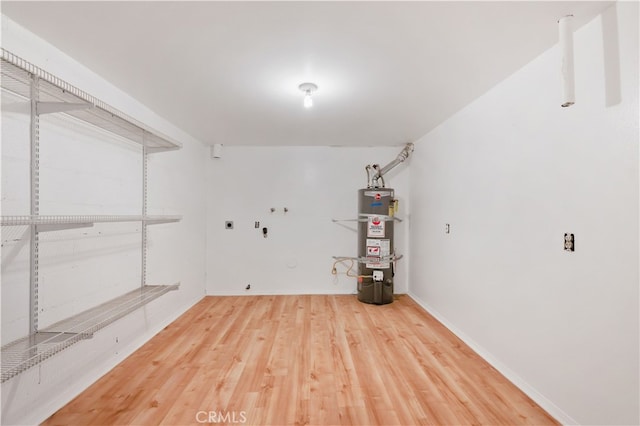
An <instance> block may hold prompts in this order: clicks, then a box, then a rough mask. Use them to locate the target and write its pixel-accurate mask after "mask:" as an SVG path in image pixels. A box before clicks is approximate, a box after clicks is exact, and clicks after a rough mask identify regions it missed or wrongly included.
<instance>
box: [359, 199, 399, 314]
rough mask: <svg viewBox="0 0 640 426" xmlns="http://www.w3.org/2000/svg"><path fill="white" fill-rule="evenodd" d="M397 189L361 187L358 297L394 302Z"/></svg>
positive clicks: (380, 303)
mask: <svg viewBox="0 0 640 426" xmlns="http://www.w3.org/2000/svg"><path fill="white" fill-rule="evenodd" d="M394 211H395V197H394V191H393V189H391V188H367V189H360V190H359V191H358V219H359V221H358V258H359V259H360V260H359V262H358V276H359V278H358V300H359V301H361V302H364V303H373V304H376V305H383V304H386V303H391V302H393V275H394V271H393V262H391V259H390V258H391V257H392V255H393V254H394V247H393V215H394Z"/></svg>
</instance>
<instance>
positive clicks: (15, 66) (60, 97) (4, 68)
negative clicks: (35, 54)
mask: <svg viewBox="0 0 640 426" xmlns="http://www.w3.org/2000/svg"><path fill="white" fill-rule="evenodd" d="M0 59H1V60H0V85H1V87H2V88H3V89H6V90H8V91H10V92H13V93H16V94H18V95H20V96H22V97H24V98H27V99H28V98H29V94H30V85H31V79H32V76H37V77H38V89H39V97H40V98H39V102H40V103H51V102H53V103H55V102H59V103H65V104H77V103H81V104H82V103H84V104H87V106H88V108H83V109H74V110H67V111H64V113H65V114H68V115H71V116H73V117H75V118H78V119H80V120H82V121H85V122H87V123H90V124H93V125H94V126H97V127H99V128H102V129H105V130H107V131H110V132H112V133H114V134H116V135H119V136H121V137H123V138H126V139H128V140H130V141H132V142H135V143H138V144H141V145H142V144H144V145H145V146H146V147H147V148H148V152H149V153H154V152H161V151H169V150H175V149H179V148H181V144H180V143H179V142H176V141H173V140H171V139H170V138H169V137H167V136H164V135H160V134H159V133H158V132H157V131H155V130H152V129H151V128H149V127H148V126H146V125H144V124H142V123H141V122H139V121H137V120H135V119H134V118H132V117H129V116H127V115H126V114H124V113H122V112H120V111H118V110H117V109H115V108H113V107H111V106H109V105H107V104H106V103H104V102H102V101H100V100H99V99H97V98H95V97H93V96H91V95H89V94H88V93H86V92H84V91H82V90H80V89H78V88H77V87H75V86H72V85H70V84H69V83H67V82H65V81H63V80H61V79H59V78H58V77H56V76H54V75H52V74H51V73H49V72H47V71H45V70H43V69H41V68H38V67H36V66H35V65H33V64H31V63H29V62H27V61H25V60H23V59H22V58H20V57H18V56H16V55H14V54H12V53H10V52H8V51H7V50H5V49H1V48H0Z"/></svg>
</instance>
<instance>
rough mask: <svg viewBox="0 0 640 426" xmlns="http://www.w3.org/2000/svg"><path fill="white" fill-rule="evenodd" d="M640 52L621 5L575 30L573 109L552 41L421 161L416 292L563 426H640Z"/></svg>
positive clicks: (415, 222) (439, 133)
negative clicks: (566, 244)
mask: <svg viewBox="0 0 640 426" xmlns="http://www.w3.org/2000/svg"><path fill="white" fill-rule="evenodd" d="M616 8H617V9H616ZM638 51H639V48H638V3H637V2H633V3H628V2H622V3H618V4H617V6H614V7H612V8H610V9H608V10H607V11H605V13H604V14H603V15H602V16H601V17H598V18H597V19H595V20H594V21H593V22H591V23H589V24H588V25H586V26H585V27H583V28H582V29H580V30H578V31H577V32H576V34H575V60H576V64H575V69H576V93H577V96H576V98H577V103H576V104H575V105H574V106H572V107H570V108H561V107H560V103H561V100H560V94H561V86H560V63H561V62H560V52H559V50H558V48H557V47H555V48H553V49H550V50H549V51H547V52H545V53H544V54H542V55H541V56H540V57H538V58H537V59H535V60H534V61H532V62H531V63H530V64H528V65H527V66H526V67H524V68H523V69H521V70H520V71H518V72H517V73H515V74H514V75H512V76H511V77H510V78H508V79H507V80H505V81H504V82H502V83H501V84H499V85H498V86H497V87H495V88H494V89H492V90H491V91H489V92H488V93H486V94H485V95H484V96H482V97H481V98H479V99H478V100H477V101H475V102H474V103H472V104H470V105H469V106H467V107H466V108H464V109H463V110H462V111H460V112H459V113H458V114H456V115H455V116H454V117H452V118H451V119H449V120H447V121H446V122H445V123H443V124H442V125H441V126H439V127H438V128H437V129H435V130H434V131H432V132H430V133H429V134H428V135H426V136H425V137H423V138H422V139H421V140H420V141H419V142H418V143H417V146H416V152H415V156H414V159H413V163H412V166H411V208H412V210H411V214H412V221H411V231H410V232H411V235H412V239H411V244H410V245H411V251H410V253H411V258H412V262H411V265H412V267H411V270H410V274H411V277H412V280H411V283H410V286H409V290H410V294H412V295H413V296H414V297H415V298H417V299H418V300H419V301H420V302H421V303H422V304H423V305H424V306H425V307H426V308H427V309H428V310H429V311H431V312H432V313H434V314H436V315H437V317H438V318H440V319H441V320H442V321H443V322H444V323H445V324H446V325H448V326H449V327H450V328H451V329H453V330H454V331H456V332H457V333H458V334H459V335H460V336H461V337H462V338H463V339H464V340H466V341H467V342H469V343H470V344H471V345H472V346H473V347H474V348H475V349H476V350H477V351H478V352H480V353H481V354H482V355H483V356H484V357H485V358H487V359H488V360H490V361H491V362H492V363H493V364H494V365H495V366H497V367H498V368H499V369H500V370H501V371H502V372H503V373H505V374H506V375H507V376H508V377H509V378H510V379H511V380H513V381H514V382H515V383H516V384H518V385H519V386H521V387H522V388H523V389H525V390H526V391H528V392H529V393H530V394H531V395H532V396H534V397H535V398H536V399H537V400H538V402H540V403H542V404H543V406H544V407H545V408H547V409H548V410H549V411H550V412H551V413H552V414H553V415H555V416H556V417H557V418H558V419H559V420H561V421H564V422H567V423H581V424H638V423H639V422H640V418H639V414H638V413H639V407H638V401H639V399H640V394H639V391H638V387H639V383H638V380H639V379H638V377H639V371H638V360H639V353H638V347H639V341H638V339H639V337H638V336H639V329H638V318H639V310H638V296H639V295H638V282H639V274H638V217H639V216H638V213H639V212H638V198H639V197H638V192H639V184H638V139H639V135H638V112H639V111H638ZM446 223H450V224H451V233H450V234H445V232H444V229H445V228H444V227H445V224H446ZM565 232H568V233H574V234H575V239H576V251H575V252H574V253H569V252H565V251H563V236H564V233H565Z"/></svg>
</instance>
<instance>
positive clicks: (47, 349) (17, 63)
mask: <svg viewBox="0 0 640 426" xmlns="http://www.w3.org/2000/svg"><path fill="white" fill-rule="evenodd" d="M0 87H1V88H2V89H3V90H6V91H8V92H11V93H14V94H16V95H17V96H19V97H21V98H23V99H25V100H26V101H28V102H29V103H30V106H31V113H30V137H29V138H30V157H31V159H30V189H29V191H30V194H29V197H30V210H29V215H28V216H2V218H1V219H2V226H21V225H26V226H29V227H30V237H29V238H30V241H29V242H30V248H29V250H30V252H29V311H30V312H29V335H28V336H26V337H24V338H23V339H20V340H18V341H16V342H13V343H11V344H8V345H5V346H3V347H2V353H1V356H2V361H1V365H2V382H4V381H6V380H8V379H10V378H11V377H13V376H15V375H17V374H19V373H20V372H22V371H24V370H26V369H27V368H30V367H32V366H34V365H37V364H38V363H40V362H41V361H42V360H44V359H46V358H48V357H50V356H52V355H53V354H55V353H57V352H59V351H61V350H63V349H65V348H66V347H68V346H70V345H72V344H73V343H76V342H78V341H80V340H82V339H85V338H87V337H90V336H91V335H92V333H93V332H95V331H97V330H99V329H100V328H103V327H104V326H106V325H108V324H110V323H111V322H113V321H115V320H117V319H119V318H121V317H123V316H124V315H127V314H128V313H130V312H132V311H133V310H135V309H137V308H139V307H140V306H142V305H144V304H146V303H148V302H150V301H151V300H153V299H155V298H157V297H159V296H161V295H162V294H164V293H166V292H167V291H169V290H175V289H177V288H178V285H173V286H148V285H146V253H147V225H153V224H159V223H169V222H177V221H179V220H180V217H179V216H148V215H147V155H148V154H153V153H157V152H163V151H171V150H176V149H180V148H181V144H180V143H179V142H176V141H174V140H172V139H170V138H168V137H166V136H164V135H161V134H160V133H158V132H156V131H154V130H152V129H150V128H149V127H147V126H146V125H144V124H142V123H140V122H139V121H137V120H135V119H133V118H131V117H129V116H127V115H126V114H124V113H122V112H121V111H118V110H117V109H115V108H113V107H111V106H109V105H107V104H106V103H104V102H102V101H101V100H99V99H97V98H95V97H93V96H91V95H89V94H88V93H86V92H84V91H82V90H80V89H78V88H77V87H74V86H72V85H71V84H69V83H67V82H65V81H63V80H61V79H60V78H58V77H56V76H54V75H52V74H50V73H49V72H47V71H45V70H43V69H41V68H38V67H37V66H35V65H33V64H31V63H29V62H27V61H25V60H24V59H22V58H20V57H18V56H16V55H14V54H12V53H11V52H9V51H7V50H5V49H3V48H0ZM52 113H64V114H67V115H69V116H72V117H74V118H76V119H79V120H82V121H84V122H86V123H89V124H91V125H94V126H96V127H98V128H101V129H104V130H106V131H108V132H111V133H112V134H114V135H117V136H119V137H122V138H125V139H127V140H129V141H131V142H134V143H137V144H139V145H141V146H142V156H143V159H142V160H143V172H142V173H143V176H142V178H143V185H142V186H143V189H142V197H143V208H142V214H141V215H140V216H113V215H112V216H108V215H103V216H40V205H39V202H40V192H39V191H40V152H39V148H40V133H39V132H40V128H39V117H40V115H42V114H52ZM132 221H137V222H141V223H142V242H141V245H142V261H141V283H140V289H139V290H135V291H134V292H131V293H128V294H127V295H124V296H122V297H121V298H118V299H114V300H113V301H110V302H107V303H105V304H103V305H100V306H98V307H96V308H94V309H91V310H89V311H86V312H84V313H82V314H80V316H82V318H84V320H83V321H82V322H80V323H79V324H84V325H78V324H75V321H76V319H77V317H78V316H74V317H71V318H68V319H67V320H64V321H62V322H61V323H58V324H56V326H57V327H58V328H61V329H62V331H57V330H52V327H54V326H51V327H48V328H47V329H45V330H39V326H38V312H39V308H38V261H39V259H38V255H39V253H38V248H39V233H40V232H45V231H58V230H63V229H72V228H79V227H90V226H93V224H94V223H101V222H132ZM133 293H135V294H134V296H135V297H133V299H132V298H131V297H132V296H131V295H132V294H133ZM114 304H115V305H114ZM105 315H106V316H105ZM72 323H73V324H74V325H73V326H71V325H70V324H72ZM87 324H88V326H86V327H85V325H87ZM63 325H64V327H63Z"/></svg>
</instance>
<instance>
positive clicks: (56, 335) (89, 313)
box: [1, 283, 180, 383]
mask: <svg viewBox="0 0 640 426" xmlns="http://www.w3.org/2000/svg"><path fill="white" fill-rule="evenodd" d="M179 286H180V284H179V283H178V284H173V285H146V286H143V287H141V288H140V289H137V290H133V291H131V292H129V293H126V294H124V295H122V296H120V297H117V298H115V299H112V300H110V301H108V302H105V303H103V304H101V305H98V306H96V307H95V308H92V309H89V310H86V311H84V312H81V313H79V314H77V315H74V316H72V317H69V318H67V319H64V320H62V321H60V322H57V323H55V324H53V325H51V326H50V327H47V328H45V329H43V330H41V331H39V332H38V333H35V334H32V335H30V336H27V337H24V338H22V339H19V340H16V341H13V342H11V343H8V344H6V345H4V346H2V348H1V355H2V361H1V364H2V382H3V383H4V382H5V381H7V380H9V379H11V378H12V377H14V376H17V375H18V374H20V373H22V372H23V371H26V370H27V369H29V368H31V367H34V366H36V365H38V364H40V363H41V362H42V361H44V360H46V359H47V358H50V357H52V356H53V355H55V354H57V353H58V352H60V351H62V350H64V349H66V348H68V347H70V346H71V345H73V344H75V343H78V342H79V341H81V340H85V339H90V338H91V337H93V333H95V332H97V331H98V330H100V329H102V328H104V327H106V326H108V325H109V324H111V323H113V322H115V321H117V320H119V319H120V318H122V317H124V316H126V315H128V314H130V313H131V312H133V311H135V310H137V309H138V308H140V307H142V306H144V305H146V304H147V303H149V302H151V301H152V300H155V299H157V298H158V297H160V296H162V295H163V294H166V293H168V292H169V291H172V290H177V289H178V288H179Z"/></svg>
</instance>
